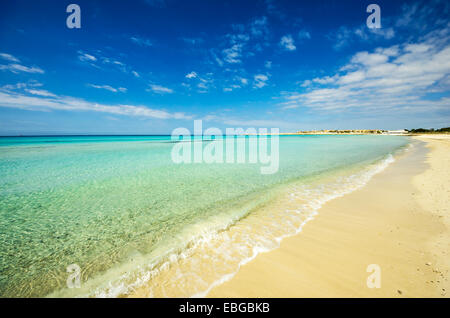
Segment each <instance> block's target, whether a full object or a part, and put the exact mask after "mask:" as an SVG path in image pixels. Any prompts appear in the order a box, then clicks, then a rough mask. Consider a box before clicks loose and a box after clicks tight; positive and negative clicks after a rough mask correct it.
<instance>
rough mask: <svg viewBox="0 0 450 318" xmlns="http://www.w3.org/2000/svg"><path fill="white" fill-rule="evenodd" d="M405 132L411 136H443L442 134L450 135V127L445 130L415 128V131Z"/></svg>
mask: <svg viewBox="0 0 450 318" xmlns="http://www.w3.org/2000/svg"><path fill="white" fill-rule="evenodd" d="M405 130H407V131H408V132H409V133H410V134H442V133H444V134H448V133H450V127H444V128H440V129H434V128H430V129H426V128H415V129H405Z"/></svg>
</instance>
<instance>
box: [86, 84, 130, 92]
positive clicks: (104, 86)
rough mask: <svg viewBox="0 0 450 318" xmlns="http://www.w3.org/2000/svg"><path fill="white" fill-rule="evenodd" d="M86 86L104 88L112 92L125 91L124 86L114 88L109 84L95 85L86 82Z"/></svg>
mask: <svg viewBox="0 0 450 318" xmlns="http://www.w3.org/2000/svg"><path fill="white" fill-rule="evenodd" d="M88 86H89V87H93V88H98V89H105V90H107V91H110V92H113V93H117V92H122V93H125V92H126V91H127V89H126V88H125V87H118V88H114V87H112V86H109V85H95V84H88Z"/></svg>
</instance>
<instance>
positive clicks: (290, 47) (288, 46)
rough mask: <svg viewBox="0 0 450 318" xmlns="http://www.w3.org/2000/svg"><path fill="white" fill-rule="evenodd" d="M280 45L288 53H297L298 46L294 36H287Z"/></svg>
mask: <svg viewBox="0 0 450 318" xmlns="http://www.w3.org/2000/svg"><path fill="white" fill-rule="evenodd" d="M280 45H281V46H282V47H283V48H284V49H285V50H287V51H295V50H296V46H295V45H294V39H293V38H292V35H285V36H283V37H282V38H281V40H280Z"/></svg>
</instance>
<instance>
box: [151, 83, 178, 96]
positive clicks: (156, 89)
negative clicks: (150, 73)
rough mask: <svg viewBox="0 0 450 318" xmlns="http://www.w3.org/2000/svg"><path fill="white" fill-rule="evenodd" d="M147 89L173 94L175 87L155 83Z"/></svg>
mask: <svg viewBox="0 0 450 318" xmlns="http://www.w3.org/2000/svg"><path fill="white" fill-rule="evenodd" d="M147 91H152V92H154V93H157V94H172V93H173V89H170V88H167V87H164V86H161V85H155V84H150V88H149V89H147Z"/></svg>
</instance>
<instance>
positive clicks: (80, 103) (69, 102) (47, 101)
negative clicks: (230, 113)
mask: <svg viewBox="0 0 450 318" xmlns="http://www.w3.org/2000/svg"><path fill="white" fill-rule="evenodd" d="M50 94H51V96H46V97H44V96H29V95H25V94H22V93H15V92H8V91H0V107H9V108H18V109H25V110H31V111H49V110H62V111H87V112H102V113H108V114H113V115H124V116H134V117H142V118H158V119H191V118H192V116H189V115H186V114H184V113H181V112H175V113H171V112H167V111H165V110H159V109H153V108H149V107H146V106H144V105H108V104H100V103H95V102H89V101H86V100H84V99H81V98H75V97H70V96H57V95H55V94H52V93H50Z"/></svg>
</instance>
